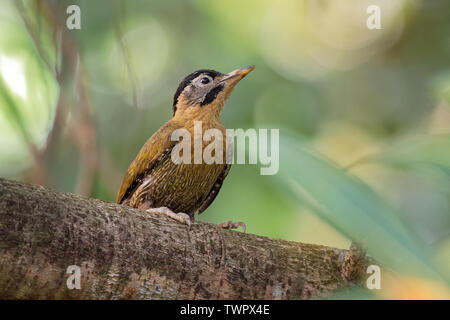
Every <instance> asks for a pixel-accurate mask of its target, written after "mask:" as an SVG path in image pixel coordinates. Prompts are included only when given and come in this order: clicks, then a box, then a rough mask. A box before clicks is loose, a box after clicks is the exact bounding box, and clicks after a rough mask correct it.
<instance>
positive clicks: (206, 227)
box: [0, 179, 365, 299]
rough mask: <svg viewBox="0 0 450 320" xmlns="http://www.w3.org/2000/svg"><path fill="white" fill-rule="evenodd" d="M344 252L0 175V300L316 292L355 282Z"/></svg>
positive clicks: (299, 296)
mask: <svg viewBox="0 0 450 320" xmlns="http://www.w3.org/2000/svg"><path fill="white" fill-rule="evenodd" d="M349 255H351V253H350V252H347V250H341V249H335V248H329V247H325V246H319V245H311V244H302V243H295V242H290V241H284V240H279V239H270V238H266V237H261V236H256V235H252V234H243V233H241V232H236V231H231V230H223V229H221V228H219V227H217V226H215V225H213V224H209V223H194V224H193V225H192V226H191V228H190V229H188V227H187V226H185V225H182V224H180V223H178V222H175V221H172V220H171V219H168V218H166V217H163V216H155V215H152V214H149V213H146V212H144V211H140V210H137V209H132V208H128V207H125V206H121V205H117V204H114V203H107V202H103V201H100V200H96V199H87V198H83V197H81V196H77V195H74V194H69V193H63V192H58V191H54V190H50V189H45V188H43V187H39V186H35V185H30V184H24V183H20V182H15V181H10V180H6V179H0V298H2V299H5V298H6V299H305V298H317V297H323V296H327V295H329V294H330V293H331V292H332V291H334V290H336V289H339V288H345V287H348V286H349V285H351V280H352V279H349V278H348V277H347V278H346V276H345V275H346V274H353V273H354V272H350V273H349V272H348V270H347V269H348V268H349V264H347V263H346V261H348V260H352V259H349ZM70 265H78V266H80V267H81V289H80V290H77V289H73V290H69V289H68V288H67V284H66V282H67V279H68V277H69V276H70V274H67V273H66V271H67V268H68V266H70ZM363 265H365V263H364V264H363ZM350 267H351V266H350Z"/></svg>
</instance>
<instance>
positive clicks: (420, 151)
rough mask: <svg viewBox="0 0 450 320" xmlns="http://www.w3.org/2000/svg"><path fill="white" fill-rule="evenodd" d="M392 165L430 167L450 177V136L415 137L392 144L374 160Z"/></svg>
mask: <svg viewBox="0 0 450 320" xmlns="http://www.w3.org/2000/svg"><path fill="white" fill-rule="evenodd" d="M374 159H375V160H380V161H382V162H386V163H389V164H392V165H396V166H401V167H408V166H415V165H429V166H433V167H436V168H439V169H441V170H442V171H444V172H445V173H447V175H449V176H450V134H435V135H426V136H415V137H408V138H406V139H402V140H400V141H398V142H395V143H393V144H391V145H390V146H389V147H387V148H386V149H385V150H384V151H383V152H381V154H380V155H378V156H376V157H375V158H374Z"/></svg>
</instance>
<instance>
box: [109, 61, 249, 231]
mask: <svg viewBox="0 0 450 320" xmlns="http://www.w3.org/2000/svg"><path fill="white" fill-rule="evenodd" d="M254 68H255V66H249V67H246V68H242V69H237V70H234V71H232V72H230V73H227V74H223V73H221V72H218V71H215V70H208V69H202V70H197V71H195V72H193V73H191V74H189V75H188V76H187V77H186V78H184V79H183V81H181V83H180V85H179V86H178V89H177V90H176V92H175V95H174V97H173V117H172V118H171V119H170V120H169V121H168V122H166V123H165V124H164V125H163V126H162V127H161V128H160V129H159V130H158V131H156V132H155V133H154V134H153V135H152V136H151V137H150V138H149V139H148V140H147V142H146V143H145V144H144V146H143V147H142V148H141V150H140V151H139V153H138V154H137V156H136V158H135V159H134V161H133V162H132V163H131V165H130V166H129V168H128V170H127V172H126V174H125V177H124V179H123V181H122V185H121V187H120V189H119V192H118V195H117V203H119V204H123V205H127V206H130V207H134V208H139V209H142V210H146V211H148V212H150V213H153V214H162V215H166V216H168V217H171V218H172V219H175V220H177V221H179V222H181V223H184V224H187V225H189V226H190V225H191V223H192V222H194V220H195V218H194V215H195V213H197V212H198V213H202V212H203V211H205V210H206V209H207V208H208V207H209V206H210V205H211V203H212V202H213V201H214V199H215V198H216V196H217V194H218V193H219V191H220V188H221V187H222V184H223V181H224V179H225V178H226V176H227V175H228V172H229V171H230V168H231V164H229V163H227V161H225V159H224V161H222V162H221V163H210V164H207V163H205V162H203V161H202V162H201V163H200V164H199V163H195V161H194V152H191V157H192V159H191V160H192V161H191V162H190V163H183V162H182V163H176V162H174V161H173V160H172V157H171V153H172V151H173V149H174V147H175V145H176V144H177V143H178V142H177V141H172V140H173V139H172V138H171V136H172V133H173V132H174V131H175V130H177V129H182V128H183V129H186V130H187V131H188V132H189V133H190V134H191V137H194V122H197V121H201V125H202V126H201V127H202V131H203V132H202V133H204V132H205V131H206V130H208V129H218V130H220V132H221V133H222V136H223V137H226V128H225V127H224V125H223V124H222V123H221V121H220V114H221V112H222V109H223V107H224V105H225V102H226V101H227V100H228V98H229V97H230V95H231V92H232V91H233V89H234V87H235V86H236V84H237V83H238V82H239V81H240V80H241V79H242V78H244V77H245V76H246V75H247V74H248V73H250V72H251V71H253V69H254ZM191 143H192V148H194V139H191ZM207 145H208V143H207V142H205V141H204V139H202V142H201V147H202V151H203V149H204V148H205V147H206V146H207ZM223 146H224V150H223V155H224V157H225V155H226V154H227V153H226V151H227V150H226V149H225V148H226V144H225V143H223ZM202 154H203V153H202ZM219 225H220V226H221V227H223V228H229V229H236V228H238V227H239V226H241V227H243V229H244V232H245V224H244V223H242V222H236V223H233V222H231V221H227V222H224V223H221V224H219Z"/></svg>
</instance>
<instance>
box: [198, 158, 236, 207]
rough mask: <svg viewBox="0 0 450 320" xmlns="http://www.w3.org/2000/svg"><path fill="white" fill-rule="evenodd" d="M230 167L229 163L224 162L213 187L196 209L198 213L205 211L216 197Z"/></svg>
mask: <svg viewBox="0 0 450 320" xmlns="http://www.w3.org/2000/svg"><path fill="white" fill-rule="evenodd" d="M230 168H231V164H226V165H225V166H224V168H223V171H222V173H221V174H220V176H219V177H218V178H217V181H216V183H214V185H213V187H212V188H211V190H210V191H209V194H208V196H207V197H206V199H205V200H204V201H203V203H202V204H201V206H200V208H199V209H198V213H199V214H200V213H202V212H203V211H205V210H206V209H207V208H208V207H209V206H210V205H211V203H212V202H213V201H214V199H215V198H216V197H217V195H218V194H219V191H220V188H221V187H222V184H223V181H224V180H225V178H226V177H227V175H228V172H229V171H230Z"/></svg>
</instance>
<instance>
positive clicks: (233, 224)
mask: <svg viewBox="0 0 450 320" xmlns="http://www.w3.org/2000/svg"><path fill="white" fill-rule="evenodd" d="M219 226H221V227H222V228H224V229H237V228H239V227H242V229H243V232H244V233H245V231H246V230H247V227H246V225H245V223H243V222H232V221H226V222H222V223H220V224H219Z"/></svg>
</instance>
